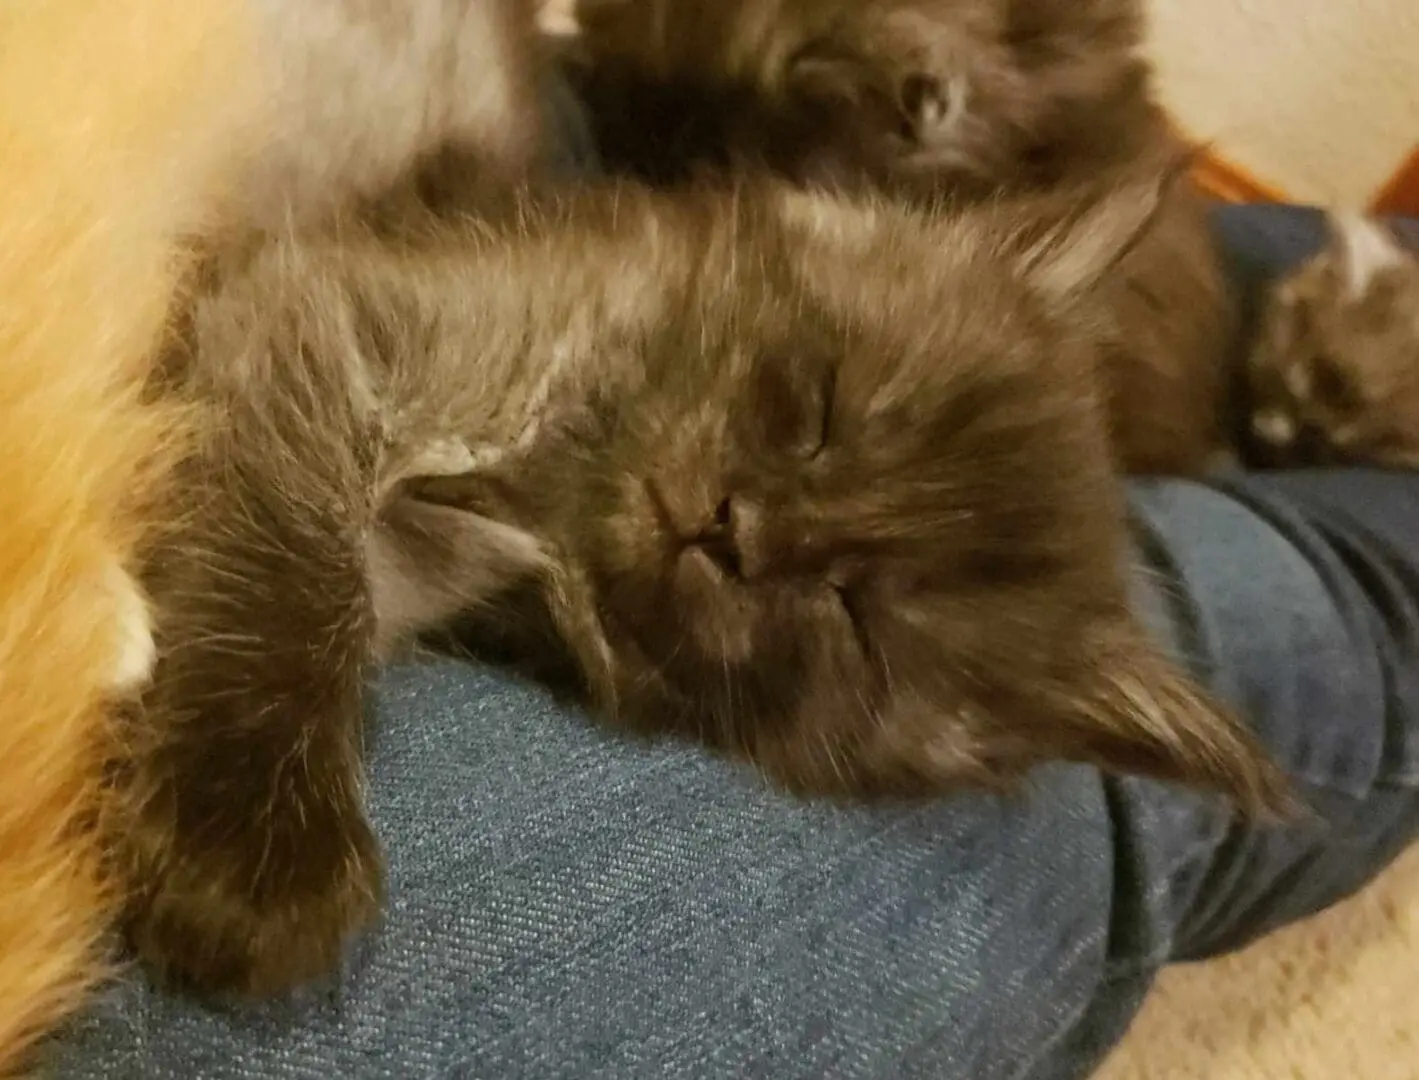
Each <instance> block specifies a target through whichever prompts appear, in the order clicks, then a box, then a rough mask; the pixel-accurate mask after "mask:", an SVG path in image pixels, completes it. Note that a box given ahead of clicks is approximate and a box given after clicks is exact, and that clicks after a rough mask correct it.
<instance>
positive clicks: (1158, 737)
mask: <svg viewBox="0 0 1419 1080" xmlns="http://www.w3.org/2000/svg"><path fill="white" fill-rule="evenodd" d="M1022 680H1023V682H1022V686H1020V687H1016V686H1010V687H1000V688H998V689H997V690H995V691H991V692H987V693H985V694H984V700H983V701H982V702H981V703H980V704H975V703H973V702H971V701H970V700H969V699H967V700H966V701H964V702H957V703H955V704H954V705H951V706H948V707H946V708H945V709H944V715H943V709H942V708H941V707H940V706H939V705H937V704H932V703H928V702H926V701H924V700H921V699H919V698H914V697H911V696H909V695H908V696H902V697H898V698H897V699H896V700H895V701H894V702H893V705H892V708H891V710H890V711H889V712H888V713H886V714H885V715H884V716H882V717H881V718H880V720H879V722H878V723H877V724H875V725H874V727H873V737H872V740H871V742H869V743H868V744H866V745H864V746H863V747H862V750H861V753H860V756H859V761H860V772H859V774H858V778H857V784H858V787H859V788H862V789H866V790H873V791H875V790H878V789H881V790H884V791H890V790H892V789H893V788H894V787H896V788H900V789H903V790H917V791H921V790H925V791H949V790H952V789H954V788H959V787H961V786H962V785H986V786H999V785H1003V784H1006V783H1008V782H1010V781H1011V780H1013V779H1015V778H1018V777H1019V776H1020V775H1022V774H1024V773H1026V772H1028V771H1029V770H1030V769H1032V768H1034V767H1036V766H1039V765H1044V764H1047V763H1049V762H1051V761H1078V762H1085V763H1088V764H1091V765H1095V766H1097V767H1099V768H1100V769H1102V770H1104V771H1105V772H1108V773H1113V774H1119V775H1136V776H1147V777H1150V778H1153V779H1156V780H1162V781H1166V782H1171V783H1177V784H1181V785H1184V786H1187V787H1191V788H1194V789H1199V790H1203V791H1210V792H1215V793H1218V794H1221V795H1223V796H1225V797H1227V798H1228V799H1230V800H1231V801H1232V802H1233V803H1234V804H1235V805H1236V806H1237V808H1238V809H1239V810H1241V811H1242V812H1244V813H1247V814H1249V815H1253V816H1255V817H1258V818H1261V819H1276V818H1281V817H1286V816H1290V815H1292V814H1293V813H1295V812H1296V810H1297V809H1298V803H1297V802H1296V800H1295V798H1294V796H1293V794H1292V792H1291V789H1290V786H1289V784H1288V782H1287V780H1286V777H1285V776H1284V775H1283V774H1282V772H1281V771H1280V770H1279V769H1278V768H1277V767H1276V765H1275V763H1274V762H1273V761H1272V760H1271V759H1270V757H1269V756H1268V755H1267V753H1266V751H1265V750H1264V749H1263V748H1262V746H1261V745H1260V743H1258V742H1257V740H1256V738H1255V737H1254V736H1253V735H1252V734H1251V732H1250V731H1248V730H1247V729H1246V727H1244V726H1243V725H1242V724H1241V723H1240V722H1239V721H1238V720H1237V719H1236V718H1235V717H1234V716H1232V715H1231V714H1230V713H1229V712H1228V711H1227V710H1226V709H1225V708H1224V707H1222V706H1221V705H1219V704H1218V703H1216V702H1214V701H1212V700H1211V699H1210V698H1209V697H1208V696H1207V695H1206V694H1205V693H1204V692H1203V691H1202V690H1201V689H1200V688H1199V687H1197V686H1196V685H1195V684H1194V683H1193V682H1192V681H1191V680H1190V679H1189V678H1188V677H1187V676H1186V675H1184V674H1183V672H1182V671H1181V670H1180V669H1178V668H1177V667H1176V666H1175V665H1174V664H1172V663H1171V662H1169V661H1168V660H1167V659H1165V658H1164V657H1163V656H1162V655H1161V654H1160V653H1159V652H1158V651H1157V650H1156V649H1154V648H1153V646H1152V645H1151V644H1150V643H1149V642H1148V640H1147V638H1146V637H1145V635H1144V632H1143V630H1142V629H1141V628H1139V627H1137V626H1136V625H1134V624H1132V622H1131V621H1129V622H1126V623H1124V624H1123V625H1121V626H1116V627H1113V628H1110V629H1109V630H1107V631H1105V632H1103V636H1102V637H1101V638H1100V639H1099V641H1098V642H1097V643H1095V644H1092V645H1090V644H1085V645H1084V646H1083V649H1082V651H1081V652H1080V654H1079V658H1078V659H1076V660H1075V661H1074V662H1073V664H1072V666H1071V670H1070V671H1069V672H1068V673H1067V674H1066V675H1064V676H1063V677H1062V679H1059V680H1058V681H1054V685H1050V684H1049V683H1048V682H1045V681H1042V680H1039V679H1036V678H1032V677H1031V676H1029V675H1028V674H1027V675H1024V676H1022ZM1021 690H1023V693H1022V692H1021ZM987 702H988V704H987Z"/></svg>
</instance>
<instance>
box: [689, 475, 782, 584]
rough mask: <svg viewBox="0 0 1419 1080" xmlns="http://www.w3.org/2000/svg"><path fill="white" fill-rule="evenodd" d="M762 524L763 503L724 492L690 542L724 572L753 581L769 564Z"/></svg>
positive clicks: (766, 570)
mask: <svg viewBox="0 0 1419 1080" xmlns="http://www.w3.org/2000/svg"><path fill="white" fill-rule="evenodd" d="M763 525H764V510H763V507H761V506H759V505H758V504H757V503H755V502H754V501H753V500H750V499H743V498H736V497H734V496H726V497H725V498H724V499H722V500H720V502H719V505H718V506H716V507H715V510H714V514H713V516H712V517H711V519H710V521H709V523H708V524H706V525H705V526H704V527H703V528H702V529H701V530H700V531H699V533H698V534H697V535H696V536H695V537H694V539H692V540H691V541H690V544H691V545H692V546H694V547H698V548H700V549H701V550H702V551H704V552H705V554H706V555H708V556H709V557H710V558H711V559H713V560H714V562H715V564H716V565H717V566H718V567H719V568H720V569H721V570H722V571H723V572H724V574H725V575H726V576H728V577H732V578H737V579H739V580H740V581H753V580H755V579H756V578H760V577H763V576H764V575H765V574H766V573H767V572H768V571H769V570H770V569H771V568H772V561H773V560H772V559H771V557H770V553H769V548H768V545H767V544H765V543H764V527H763Z"/></svg>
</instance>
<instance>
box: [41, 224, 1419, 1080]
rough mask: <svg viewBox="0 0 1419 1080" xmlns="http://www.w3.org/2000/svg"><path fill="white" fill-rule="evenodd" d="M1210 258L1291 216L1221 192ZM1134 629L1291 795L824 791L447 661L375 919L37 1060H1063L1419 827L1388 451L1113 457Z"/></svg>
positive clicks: (1344, 889)
mask: <svg viewBox="0 0 1419 1080" xmlns="http://www.w3.org/2000/svg"><path fill="white" fill-rule="evenodd" d="M1218 226H1219V230H1220V232H1221V235H1223V236H1224V237H1225V238H1226V239H1227V240H1228V242H1229V243H1230V244H1231V246H1232V250H1233V255H1234V258H1235V260H1236V263H1237V265H1238V267H1239V268H1240V269H1239V276H1238V287H1239V289H1243V290H1245V291H1248V292H1250V291H1253V290H1254V289H1255V287H1256V286H1257V285H1258V284H1259V283H1260V281H1261V280H1262V277H1263V276H1264V273H1263V271H1265V272H1274V271H1275V270H1276V269H1279V268H1280V267H1282V266H1284V265H1286V264H1287V263H1288V262H1290V261H1291V260H1293V259H1294V258H1295V257H1297V255H1298V254H1301V253H1304V251H1305V250H1306V249H1307V247H1308V245H1309V246H1313V245H1314V244H1315V243H1317V242H1318V236H1319V222H1318V220H1317V218H1316V217H1315V215H1314V214H1313V213H1311V212H1309V211H1305V210H1296V209H1289V208H1258V209H1251V210H1242V211H1236V210H1230V209H1229V210H1226V211H1221V212H1219V216H1218ZM1131 504H1132V509H1133V511H1134V514H1135V517H1136V519H1137V524H1138V535H1139V545H1138V556H1137V568H1136V572H1135V574H1134V581H1135V584H1136V588H1137V597H1138V604H1139V607H1140V609H1141V610H1142V611H1144V612H1145V613H1146V614H1147V616H1148V618H1149V619H1150V621H1151V624H1152V625H1153V626H1154V627H1155V628H1156V631H1157V633H1158V635H1159V638H1160V640H1162V641H1164V642H1166V643H1167V644H1168V645H1169V647H1170V648H1172V649H1174V650H1175V651H1176V652H1177V654H1178V655H1179V656H1180V657H1182V658H1185V659H1186V660H1187V661H1188V662H1189V663H1191V664H1192V665H1193V666H1194V668H1195V670H1196V671H1197V672H1198V673H1199V674H1200V675H1201V676H1202V677H1203V678H1205V679H1206V680H1207V681H1208V682H1209V683H1210V685H1212V686H1213V687H1215V688H1216V689H1217V690H1218V691H1219V692H1220V693H1221V694H1223V695H1224V696H1225V697H1227V698H1228V699H1230V700H1231V701H1233V702H1234V703H1235V704H1236V705H1237V706H1238V707H1239V708H1241V709H1242V710H1243V712H1244V714H1245V715H1246V716H1247V717H1248V718H1249V719H1250V720H1251V722H1253V723H1254V724H1255V726H1256V728H1257V730H1258V731H1259V732H1260V733H1261V734H1262V736H1263V738H1264V739H1265V740H1266V742H1267V743H1268V745H1269V746H1270V747H1271V748H1272V749H1273V750H1274V752H1275V753H1276V754H1277V756H1278V758H1279V759H1280V760H1281V761H1282V762H1283V763H1284V764H1285V765H1286V767H1287V768H1288V769H1289V770H1290V771H1291V772H1292V774H1293V775H1294V776H1296V777H1297V779H1298V780H1299V781H1300V782H1301V783H1302V785H1303V790H1304V791H1305V792H1306V793H1307V795H1308V796H1309V797H1310V799H1311V802H1312V803H1313V805H1314V807H1315V810H1316V813H1315V815H1314V817H1313V818H1311V819H1307V820H1306V821H1303V822H1300V823H1298V824H1295V825H1290V826H1286V827H1282V828H1275V829H1269V830H1259V829H1252V828H1245V827H1241V826H1239V825H1238V824H1236V823H1235V822H1233V821H1232V820H1231V819H1230V818H1229V817H1228V816H1227V815H1226V814H1225V813H1224V812H1223V811H1222V810H1221V809H1219V807H1218V806H1217V805H1215V804H1213V803H1211V802H1208V801H1206V800H1204V799H1201V798H1199V797H1196V796H1193V795H1190V794H1188V793H1186V792H1181V791H1176V790H1171V789H1169V788H1166V787H1164V786H1161V785H1158V784H1153V783H1148V782H1144V781H1136V780H1123V781H1113V780H1109V781H1106V780H1105V779H1103V778H1102V777H1101V776H1100V775H1099V774H1098V773H1097V772H1095V771H1093V770H1091V769H1087V768H1078V767H1067V766H1059V767H1052V768H1047V769H1042V770H1040V772H1039V773H1038V775H1037V777H1036V778H1035V780H1034V782H1033V784H1032V785H1031V786H1030V788H1029V790H1028V791H1027V792H1026V793H1025V794H1024V795H1023V796H1022V797H1020V798H1014V799H1002V798H994V797H982V796H962V797H957V798H950V799H942V800H941V801H940V802H939V803H936V804H934V805H930V806H925V807H920V808H915V809H909V810H904V809H877V810H872V809H855V810H854V809H842V808H830V807H826V806H818V805H809V804H804V803H801V802H798V801H795V800H792V799H789V798H787V797H784V796H780V795H777V794H775V793H773V792H770V791H767V790H765V789H764V788H763V787H762V786H760V784H759V783H758V782H757V781H756V780H755V778H754V777H752V776H751V775H749V774H748V773H747V772H746V771H744V770H740V769H738V768H736V767H735V766H732V765H730V764H728V763H726V762H723V761H720V760H717V759H715V758H712V757H710V756H708V755H707V754H704V753H701V752H699V751H698V750H696V749H694V748H690V747H685V746H678V745H654V746H652V745H645V744H639V743H631V742H626V741H623V740H620V739H618V738H616V737H614V736H612V735H610V734H606V733H603V732H601V731H599V730H597V729H596V728H594V727H593V726H591V725H590V724H589V723H588V722H587V721H586V720H585V719H584V718H583V717H581V716H579V715H577V714H575V713H574V712H569V711H566V710H564V709H561V708H558V707H557V706H555V705H554V704H553V703H552V702H551V701H550V699H549V698H548V697H547V696H546V695H544V694H543V693H542V692H540V691H539V690H537V689H536V688H534V687H530V686H527V685H522V684H518V683H516V682H513V681H511V680H509V679H506V678H504V677H502V676H499V675H497V674H493V673H490V672H487V671H483V670H479V669H476V668H473V667H469V666H463V665H457V664H453V663H436V664H431V665H427V666H420V667H405V668H397V669H394V670H391V671H389V672H388V673H387V674H386V675H385V677H384V678H383V680H382V682H381V684H380V686H379V688H378V693H377V695H376V696H377V703H376V707H375V710H374V712H375V716H374V717H373V724H372V734H371V741H370V753H369V758H370V773H371V784H372V788H371V792H370V811H371V814H372V816H373V819H374V822H375V824H376V827H377V829H378V831H379V834H380V836H381V837H382V838H383V840H384V843H385V845H386V848H387V852H388V857H389V899H388V905H387V910H386V914H385V917H384V920H383V924H382V925H381V927H380V928H379V929H378V930H377V931H376V932H375V933H374V934H373V935H372V936H370V937H369V938H368V939H367V940H365V941H362V942H360V943H359V944H358V945H356V946H355V947H354V948H353V949H352V951H351V955H350V957H349V960H348V963H347V964H346V967H345V970H344V971H343V972H342V973H341V974H340V975H339V977H338V978H336V979H334V980H332V981H331V982H330V984H328V985H326V986H322V987H317V988H313V989H312V990H310V991H309V992H307V993H305V994H303V995H301V996H300V997H299V998H298V999H296V1000H293V1001H288V1002H280V1003H273V1004H270V1005H267V1006H263V1007H259V1008H254V1009H250V1010H243V1011H229V1012H219V1011H210V1010H206V1009H203V1008H201V1007H199V1006H196V1005H194V1004H191V1003H188V1002H186V1001H183V1000H180V999H178V998H175V997H168V996H163V995H161V994H158V993H156V992H154V991H153V990H152V989H150V988H149V987H148V986H147V985H146V984H145V983H144V981H143V978H142V976H141V974H140V973H136V972H135V973H133V974H132V975H130V976H129V977H128V978H125V979H123V980H122V981H120V982H119V983H117V984H116V985H114V986H113V987H112V988H111V989H110V990H109V991H108V992H107V993H106V994H105V995H104V996H103V997H102V998H101V999H100V1000H99V1001H98V1002H97V1004H96V1005H95V1007H94V1008H93V1009H92V1010H91V1011H90V1012H89V1014H88V1015H86V1016H85V1017H83V1018H82V1019H81V1020H80V1021H79V1022H77V1023H76V1024H74V1025H73V1026H72V1028H71V1029H70V1030H69V1031H67V1032H66V1033H64V1035H63V1036H62V1037H61V1038H60V1039H58V1040H56V1043H55V1045H54V1046H53V1050H52V1055H51V1062H50V1064H51V1069H52V1075H54V1076H56V1077H58V1078H60V1080H258V1078H272V1080H333V1078H341V1080H384V1078H388V1080H396V1078H397V1080H422V1078H428V1080H433V1078H440V1080H595V1078H604V1080H754V1078H762V1080H825V1078H843V1080H847V1078H852V1080H916V1078H922V1080H926V1078H930V1080H1078V1078H1082V1077H1085V1076H1087V1075H1088V1073H1089V1071H1090V1070H1091V1069H1092V1068H1093V1066H1094V1065H1095V1064H1096V1063H1097V1062H1098V1060H1099V1059H1100V1058H1101V1057H1102V1055H1103V1054H1104V1053H1105V1052H1106V1051H1107V1049H1108V1048H1109V1047H1110V1046H1111V1045H1112V1044H1113V1043H1114V1041H1115V1040H1116V1039H1117V1038H1118V1037H1119V1035H1120V1034H1121V1032H1122V1031H1123V1030H1124V1028H1125V1027H1126V1026H1127V1023H1128V1021H1129V1020H1130V1018H1131V1017H1132V1015H1133V1013H1134V1011H1135V1010H1136V1008H1137V1006H1138V1004H1139V1003H1140V1002H1141V1000H1142V998H1143V996H1144V994H1145V993H1146V991H1147V988H1148V985H1149V983H1150V980H1151V978H1152V976H1153V974H1154V973H1155V972H1156V971H1157V969H1158V968H1159V967H1160V966H1161V965H1162V964H1164V963H1166V962H1168V961H1169V960H1174V959H1184V958H1194V957H1200V956H1206V955H1211V954H1214V953H1217V952H1219V951H1223V950H1226V949H1230V948H1234V947H1236V946H1238V945H1240V944H1242V943H1244V942H1246V941H1248V940H1250V939H1252V938H1254V937H1255V936H1256V935H1258V934H1260V933H1262V932H1264V931H1266V930H1268V929H1270V928H1272V927H1274V926H1277V925H1280V924H1282V923H1284V922H1287V921H1289V920H1291V919H1294V918H1297V917H1299V916H1301V915H1304V914H1306V913H1308V912H1311V911H1314V910H1316V909H1318V908H1321V907H1324V906H1325V905H1327V904H1329V903H1331V902H1333V901H1334V900H1336V899H1338V898H1339V897H1341V896H1343V895H1345V894H1347V893H1349V892H1351V891H1353V890H1354V889H1355V888H1357V887H1358V886H1359V885H1361V884H1362V883H1363V882H1364V881H1366V880H1367V879H1368V878H1369V877H1370V876H1372V875H1373V874H1374V873H1376V872H1377V871H1378V870H1379V869H1381V868H1382V867H1383V866H1384V865H1385V864H1386V863H1387V862H1388V861H1389V860H1390V859H1391V858H1392V857H1393V855H1395V854H1396V852H1397V851H1399V850H1400V849H1401V848H1402V847H1403V846H1404V844H1405V843H1407V842H1408V840H1409V839H1410V837H1411V836H1412V835H1413V833H1414V831H1415V828H1416V825H1419V797H1417V796H1416V792H1415V783H1416V778H1419V641H1416V632H1419V553H1416V551H1415V545H1414V542H1413V538H1414V537H1416V536H1419V478H1410V477H1406V476H1401V475H1387V474H1382V473H1330V474H1314V475H1286V476H1272V477H1264V476H1242V475H1239V476H1236V477H1231V478H1226V479H1223V480H1219V481H1218V482H1216V483H1215V484H1211V485H1206V486H1204V485H1198V484H1190V483H1142V482H1140V483H1137V484H1135V485H1133V487H1132V493H1131Z"/></svg>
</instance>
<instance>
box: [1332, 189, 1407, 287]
mask: <svg viewBox="0 0 1419 1080" xmlns="http://www.w3.org/2000/svg"><path fill="white" fill-rule="evenodd" d="M1327 223H1328V226H1329V229H1330V235H1331V238H1332V241H1333V242H1334V245H1335V250H1336V252H1337V255H1338V257H1339V263H1340V269H1341V272H1342V273H1343V274H1344V276H1345V285H1346V288H1347V289H1348V290H1349V292H1350V295H1351V296H1353V297H1360V296H1363V295H1364V294H1365V292H1366V290H1367V289H1368V288H1369V287H1370V283H1371V282H1372V281H1373V280H1374V279H1375V276H1376V275H1377V274H1379V273H1381V272H1383V271H1385V270H1388V269H1391V268H1393V267H1396V266H1402V265H1403V264H1404V262H1405V260H1406V259H1407V258H1408V256H1407V255H1406V254H1405V252H1404V249H1403V248H1402V247H1400V244H1399V240H1398V238H1396V237H1395V236H1394V235H1393V234H1392V233H1390V231H1389V230H1388V229H1386V228H1385V227H1384V226H1383V225H1381V224H1380V223H1379V222H1378V221H1375V220H1374V219H1373V218H1370V217H1367V216H1365V215H1364V214H1361V213H1356V212H1354V211H1346V210H1336V211H1332V212H1331V213H1330V214H1329V215H1328V218H1327Z"/></svg>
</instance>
